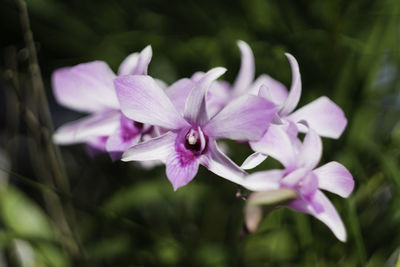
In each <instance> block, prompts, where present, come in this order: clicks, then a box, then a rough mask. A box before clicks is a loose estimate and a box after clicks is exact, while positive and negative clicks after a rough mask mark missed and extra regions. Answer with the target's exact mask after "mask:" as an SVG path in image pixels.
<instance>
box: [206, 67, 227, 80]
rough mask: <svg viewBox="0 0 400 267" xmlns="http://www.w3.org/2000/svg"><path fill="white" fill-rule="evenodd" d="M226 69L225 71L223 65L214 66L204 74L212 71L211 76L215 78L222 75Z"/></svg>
mask: <svg viewBox="0 0 400 267" xmlns="http://www.w3.org/2000/svg"><path fill="white" fill-rule="evenodd" d="M226 71H227V69H226V68H224V67H215V68H212V69H211V70H209V71H208V72H207V73H206V75H207V74H208V73H210V74H211V73H213V74H214V75H213V76H214V77H216V78H215V79H218V78H219V76H222V75H223V74H224V73H225V72H226Z"/></svg>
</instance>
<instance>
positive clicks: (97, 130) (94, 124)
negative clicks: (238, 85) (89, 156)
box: [75, 110, 121, 139]
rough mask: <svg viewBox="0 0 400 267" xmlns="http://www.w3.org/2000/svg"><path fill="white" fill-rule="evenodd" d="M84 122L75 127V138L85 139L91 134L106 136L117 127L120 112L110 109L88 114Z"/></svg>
mask: <svg viewBox="0 0 400 267" xmlns="http://www.w3.org/2000/svg"><path fill="white" fill-rule="evenodd" d="M90 118H91V119H88V120H87V121H86V122H85V123H83V124H81V125H80V127H79V128H77V129H76V133H75V134H76V138H78V139H87V138H90V137H92V136H108V135H111V134H113V133H114V132H115V130H116V129H117V128H118V127H119V124H120V123H119V122H120V118H121V112H120V111H119V110H112V111H107V112H102V113H98V114H94V115H92V116H90Z"/></svg>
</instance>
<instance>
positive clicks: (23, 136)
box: [0, 0, 400, 266]
mask: <svg viewBox="0 0 400 267" xmlns="http://www.w3.org/2000/svg"><path fill="white" fill-rule="evenodd" d="M27 4H28V9H29V14H30V18H31V27H32V31H33V33H34V38H35V40H36V45H37V49H38V57H39V62H40V66H41V69H42V72H43V78H44V81H45V87H46V89H47V95H48V99H49V102H50V107H51V113H52V118H53V121H54V124H55V125H56V126H59V125H61V124H63V123H65V122H67V121H70V120H72V119H75V118H79V117H80V116H82V115H81V114H77V113H74V112H72V111H70V110H67V109H64V108H62V107H60V106H58V105H57V104H56V103H55V102H54V98H53V96H52V93H51V84H50V77H51V72H52V71H53V70H54V69H56V68H59V67H63V66H69V65H74V64H78V63H81V62H86V61H91V60H105V61H106V62H108V63H109V64H110V66H111V67H112V68H113V69H114V70H116V69H117V67H118V65H119V63H120V62H121V61H122V60H123V58H124V57H125V56H127V55H128V54H129V53H131V52H134V51H139V50H141V49H142V48H143V47H144V46H146V45H148V44H151V45H152V47H153V52H154V53H153V60H152V63H151V65H150V70H149V72H150V74H151V75H153V76H154V77H158V78H161V79H163V80H165V81H167V82H168V83H171V82H173V81H174V80H176V79H178V78H181V77H187V76H190V75H191V74H192V73H193V72H195V71H199V70H201V71H205V70H207V69H209V68H211V67H215V66H225V67H227V68H228V70H229V71H228V73H227V74H225V76H224V78H225V79H227V80H228V81H231V82H233V80H234V78H235V75H236V73H237V70H238V69H239V64H240V55H239V52H238V48H237V47H236V40H238V39H241V40H244V41H246V42H248V43H249V44H250V46H251V47H252V49H253V52H254V54H255V57H256V73H257V75H259V74H261V73H268V74H269V75H271V76H272V77H274V78H276V79H278V80H280V81H282V82H283V83H285V84H286V85H290V79H291V77H290V68H289V64H288V63H287V61H286V59H285V57H284V55H283V54H284V52H290V53H292V54H293V55H294V56H295V57H296V58H297V60H298V61H299V64H300V71H301V74H302V81H303V94H302V99H301V104H306V103H308V102H310V101H312V100H313V99H316V98H317V97H319V96H321V95H326V96H328V97H330V98H331V99H333V100H334V101H335V102H336V103H337V104H338V105H340V106H341V107H342V108H343V109H344V111H345V114H346V116H347V118H348V121H349V123H348V127H347V129H346V131H345V133H344V135H343V136H342V137H341V138H340V139H339V140H328V139H325V140H324V156H323V161H324V162H328V161H331V160H336V161H339V162H341V163H342V164H344V165H345V166H346V167H347V168H348V169H349V170H350V171H351V173H352V174H353V176H354V179H355V181H356V188H355V191H354V193H353V194H352V195H351V197H350V198H349V199H346V200H344V199H341V198H339V197H336V196H334V195H332V194H329V197H330V198H331V199H332V201H333V203H334V205H335V206H336V208H337V209H338V211H339V213H340V214H341V216H342V218H343V220H344V223H345V225H346V228H347V231H348V241H347V242H346V243H341V242H339V241H338V240H336V239H335V237H334V236H333V234H332V233H331V232H330V231H329V229H328V228H327V227H326V226H324V225H323V224H322V223H320V222H319V221H316V220H315V219H313V218H311V217H309V216H306V215H303V214H297V213H294V212H292V211H290V210H287V209H279V210H276V211H273V212H272V213H270V214H269V215H268V216H267V217H266V219H265V220H264V221H263V222H262V225H261V227H260V229H259V231H258V232H256V233H255V234H251V235H246V234H244V233H243V232H242V226H243V205H244V203H243V201H242V200H241V199H239V198H236V197H235V192H236V186H235V185H233V184H230V183H229V182H227V181H225V180H223V179H220V178H219V177H217V176H215V175H213V174H211V173H209V172H207V171H206V170H204V169H202V170H201V171H200V173H199V175H198V176H197V177H196V179H195V180H193V182H191V183H190V184H189V185H188V186H186V187H184V188H181V189H179V190H178V191H177V192H174V191H173V190H172V187H171V185H170V184H169V182H168V181H167V179H166V177H165V172H164V168H163V167H158V168H155V169H153V170H146V169H143V168H141V167H140V166H138V165H135V164H128V163H122V162H115V163H112V162H111V161H110V159H109V158H108V156H106V155H104V156H99V157H96V158H94V159H92V158H90V157H89V156H88V155H87V154H86V153H85V148H84V146H83V145H76V146H70V147H63V148H62V150H61V151H62V154H63V159H64V163H65V165H66V169H67V173H68V177H69V181H70V184H71V194H68V195H65V194H62V193H60V192H58V191H57V190H53V189H52V188H46V187H45V186H43V185H42V184H41V183H40V181H41V180H40V179H39V178H40V177H37V175H36V173H37V172H35V166H34V165H35V164H34V160H32V159H31V157H30V156H29V153H26V152H27V150H29V149H30V142H31V141H30V139H31V138H30V137H29V134H28V133H27V131H26V129H25V128H26V126H25V124H24V122H23V120H21V125H18V124H16V122H15V121H16V120H18V121H19V120H20V116H18V115H15V114H14V109H13V105H14V104H12V103H11V102H10V101H11V100H10V99H13V98H11V97H10V96H9V95H10V94H12V90H11V89H10V88H9V86H8V83H7V81H6V80H5V79H4V80H3V79H2V83H1V88H2V89H4V90H2V92H1V97H2V99H1V103H2V117H1V125H2V128H1V129H2V135H1V145H2V147H4V148H6V150H5V152H4V153H3V152H2V154H1V159H2V160H3V159H4V160H6V159H8V160H9V161H10V162H11V163H10V164H9V165H10V168H7V169H11V170H12V171H13V172H14V173H13V174H6V173H4V172H3V173H4V175H3V174H2V175H3V176H2V177H5V178H4V179H3V178H2V179H3V180H4V183H2V186H1V188H0V189H1V190H0V224H1V228H0V245H1V251H2V257H0V260H1V261H3V262H13V263H17V262H20V260H18V259H20V258H21V257H22V256H21V255H25V257H26V258H27V260H25V262H24V261H22V262H23V264H25V265H23V264H22V265H23V266H384V265H386V266H395V265H396V262H397V257H398V252H399V249H400V246H399V244H400V232H399V230H398V228H399V225H400V205H399V203H400V162H399V155H400V149H399V147H400V124H399V123H398V122H399V118H400V97H399V94H398V93H399V91H400V90H399V89H400V41H399V38H400V30H399V29H400V2H399V1H398V0H354V1H344V0H335V1H319V0H313V1H306V0H300V1H289V0H283V1H263V0H242V1H227V0H224V1H210V0H205V1H201V2H200V1H192V0H191V1H177V0H170V1H162V0H147V1H144V0H141V1H129V0H124V1H105V0H100V1H77V0H71V1H61V0H27ZM0 15H1V16H0V21H1V27H2V29H3V31H2V38H1V41H0V43H1V48H2V49H3V50H2V52H3V55H4V58H7V53H9V52H10V46H11V47H15V48H16V51H17V59H18V64H19V67H18V71H19V77H20V80H21V81H22V82H21V84H22V85H21V86H22V87H23V88H24V87H25V88H24V90H26V91H29V90H30V89H29V86H28V85H27V82H26V80H27V77H26V73H27V70H28V68H27V56H26V50H25V49H24V47H25V45H24V42H23V38H22V37H23V36H22V31H21V26H20V23H19V20H18V10H17V8H16V6H15V3H14V2H13V1H10V0H6V1H4V2H3V3H2V4H1V10H0ZM3 63H4V64H2V72H5V71H6V70H7V64H6V63H7V62H6V60H4V61H3ZM28 104H29V105H30V106H32V105H35V104H36V103H34V102H33V103H28ZM3 114H5V115H4V116H3ZM15 116H16V117H15ZM3 126H4V127H3ZM11 126H13V127H14V128H16V129H17V130H16V131H15V132H14V134H12V132H11V131H10V127H11ZM3 129H4V131H3ZM10 132H11V134H10ZM227 144H228V149H229V150H230V151H231V152H232V157H233V159H234V160H235V161H236V162H237V163H240V162H241V161H242V160H243V159H244V158H245V157H246V156H247V155H248V154H249V153H250V150H249V149H248V148H247V147H246V146H244V145H243V144H235V143H233V142H229V143H227ZM273 166H277V163H276V162H273V161H272V160H267V161H266V162H264V163H263V164H262V166H260V167H258V168H257V170H261V169H266V168H271V167H273ZM1 167H2V168H5V167H4V166H3V165H2V166H1ZM17 174H20V175H23V176H22V177H21V176H20V175H17ZM46 190H47V191H51V192H52V193H51V194H55V195H57V196H58V197H59V198H60V199H61V200H62V201H67V202H70V203H71V207H72V208H71V209H72V212H66V214H67V215H68V214H71V213H73V214H74V215H73V217H75V219H76V223H75V224H74V227H73V232H74V233H75V235H76V236H77V237H78V243H79V247H80V249H79V251H78V252H77V253H72V254H71V253H69V252H68V249H66V248H65V242H64V241H65V240H64V238H63V233H62V231H61V232H60V230H59V229H58V225H57V223H55V221H54V220H53V219H52V217H51V216H50V214H49V212H48V210H47V208H46V205H45V202H46V200H45V198H43V197H42V192H43V191H46ZM21 251H22V252H21ZM27 255H28V256H27ZM29 255H30V257H29ZM29 260H31V262H34V263H35V264H36V265H29V264H30V263H31V262H29Z"/></svg>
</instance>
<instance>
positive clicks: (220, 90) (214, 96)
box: [206, 81, 232, 118]
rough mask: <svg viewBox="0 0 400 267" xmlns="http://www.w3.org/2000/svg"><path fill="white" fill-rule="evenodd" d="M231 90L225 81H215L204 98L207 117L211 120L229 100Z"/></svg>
mask: <svg viewBox="0 0 400 267" xmlns="http://www.w3.org/2000/svg"><path fill="white" fill-rule="evenodd" d="M231 96H232V89H231V87H230V85H229V83H228V82H226V81H215V82H213V83H212V84H211V86H210V89H208V92H207V96H206V104H207V115H208V117H209V118H212V117H214V116H215V114H217V113H218V112H220V111H221V110H222V109H223V108H224V107H225V106H226V104H227V103H228V102H229V101H230V100H231Z"/></svg>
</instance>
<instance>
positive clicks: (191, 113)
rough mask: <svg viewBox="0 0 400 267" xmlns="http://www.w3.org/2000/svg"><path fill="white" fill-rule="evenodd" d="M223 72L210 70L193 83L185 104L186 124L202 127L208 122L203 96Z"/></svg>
mask: <svg viewBox="0 0 400 267" xmlns="http://www.w3.org/2000/svg"><path fill="white" fill-rule="evenodd" d="M225 72H226V69H225V68H220V67H218V68H214V69H211V70H210V71H208V72H207V73H206V74H204V76H202V77H201V79H200V80H199V81H198V82H196V83H195V85H194V87H193V88H192V90H191V91H190V93H189V96H188V98H187V100H186V103H185V111H184V116H185V119H186V120H187V121H188V122H190V123H192V124H198V125H202V124H203V123H205V122H207V121H208V116H207V111H206V100H205V95H206V93H207V90H208V88H209V87H210V86H211V84H212V82H214V80H216V79H218V77H219V76H221V75H222V74H224V73H225Z"/></svg>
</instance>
